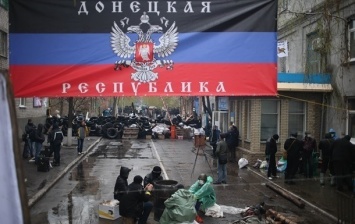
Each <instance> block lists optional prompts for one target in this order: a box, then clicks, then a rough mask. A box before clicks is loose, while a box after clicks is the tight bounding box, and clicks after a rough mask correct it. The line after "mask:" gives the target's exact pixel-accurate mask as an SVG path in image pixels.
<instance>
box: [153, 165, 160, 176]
mask: <svg viewBox="0 0 355 224" xmlns="http://www.w3.org/2000/svg"><path fill="white" fill-rule="evenodd" d="M153 173H159V174H160V173H161V168H160V166H155V167H154V168H153Z"/></svg>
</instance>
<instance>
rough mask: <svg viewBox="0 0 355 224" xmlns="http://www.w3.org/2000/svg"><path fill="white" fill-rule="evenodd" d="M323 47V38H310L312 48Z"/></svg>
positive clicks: (316, 49)
mask: <svg viewBox="0 0 355 224" xmlns="http://www.w3.org/2000/svg"><path fill="white" fill-rule="evenodd" d="M322 47H323V39H322V38H320V37H318V38H315V39H314V40H312V50H314V51H318V50H320V49H322Z"/></svg>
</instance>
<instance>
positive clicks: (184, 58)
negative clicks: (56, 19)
mask: <svg viewBox="0 0 355 224" xmlns="http://www.w3.org/2000/svg"><path fill="white" fill-rule="evenodd" d="M276 35H277V34H276V33H274V32H234V33H230V32H224V33H205V32H203V33H201V32H196V33H182V34H179V36H178V38H179V42H178V46H177V48H176V49H175V51H174V52H173V54H172V55H169V56H168V57H165V58H161V59H168V60H173V61H174V62H175V63H212V62H213V63H218V62H221V63H276V61H277V59H276V43H277V37H276ZM129 36H130V38H131V40H132V41H131V43H132V44H133V42H134V38H135V36H137V35H134V34H130V35H129ZM159 37H160V35H159V36H158V34H156V35H154V36H152V39H153V40H154V41H155V43H159V40H158V38H159ZM110 41H111V35H110V34H11V33H10V52H11V53H10V63H11V64H13V65H15V64H17V65H20V64H33V65H39V64H42V65H51V64H53V65H63V64H111V63H114V62H115V61H116V60H119V58H118V57H117V56H116V55H115V54H114V52H113V50H112V47H111V42H110ZM270 43H271V44H270ZM272 43H274V44H272ZM156 57H157V56H156ZM131 58H133V55H132V57H131Z"/></svg>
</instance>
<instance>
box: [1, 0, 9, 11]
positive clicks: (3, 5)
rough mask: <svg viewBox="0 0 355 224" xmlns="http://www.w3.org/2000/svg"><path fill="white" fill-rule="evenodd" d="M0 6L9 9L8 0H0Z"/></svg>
mask: <svg viewBox="0 0 355 224" xmlns="http://www.w3.org/2000/svg"><path fill="white" fill-rule="evenodd" d="M0 6H1V7H3V8H5V9H9V1H8V0H0Z"/></svg>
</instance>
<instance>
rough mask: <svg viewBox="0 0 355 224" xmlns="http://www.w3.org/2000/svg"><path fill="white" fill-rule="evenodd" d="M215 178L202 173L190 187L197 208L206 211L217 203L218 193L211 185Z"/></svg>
mask: <svg viewBox="0 0 355 224" xmlns="http://www.w3.org/2000/svg"><path fill="white" fill-rule="evenodd" d="M212 182H213V178H212V177H211V176H207V175H206V174H204V173H202V174H200V176H199V177H198V180H197V181H196V182H195V183H194V184H193V185H192V186H191V187H190V189H189V191H190V192H191V193H192V194H193V195H194V197H195V199H196V200H197V201H196V204H195V209H196V212H198V211H199V210H200V209H201V210H202V211H204V212H205V211H206V209H207V208H209V207H212V206H213V205H214V204H215V203H216V193H215V192H214V189H213V186H212V185H211V184H212Z"/></svg>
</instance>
